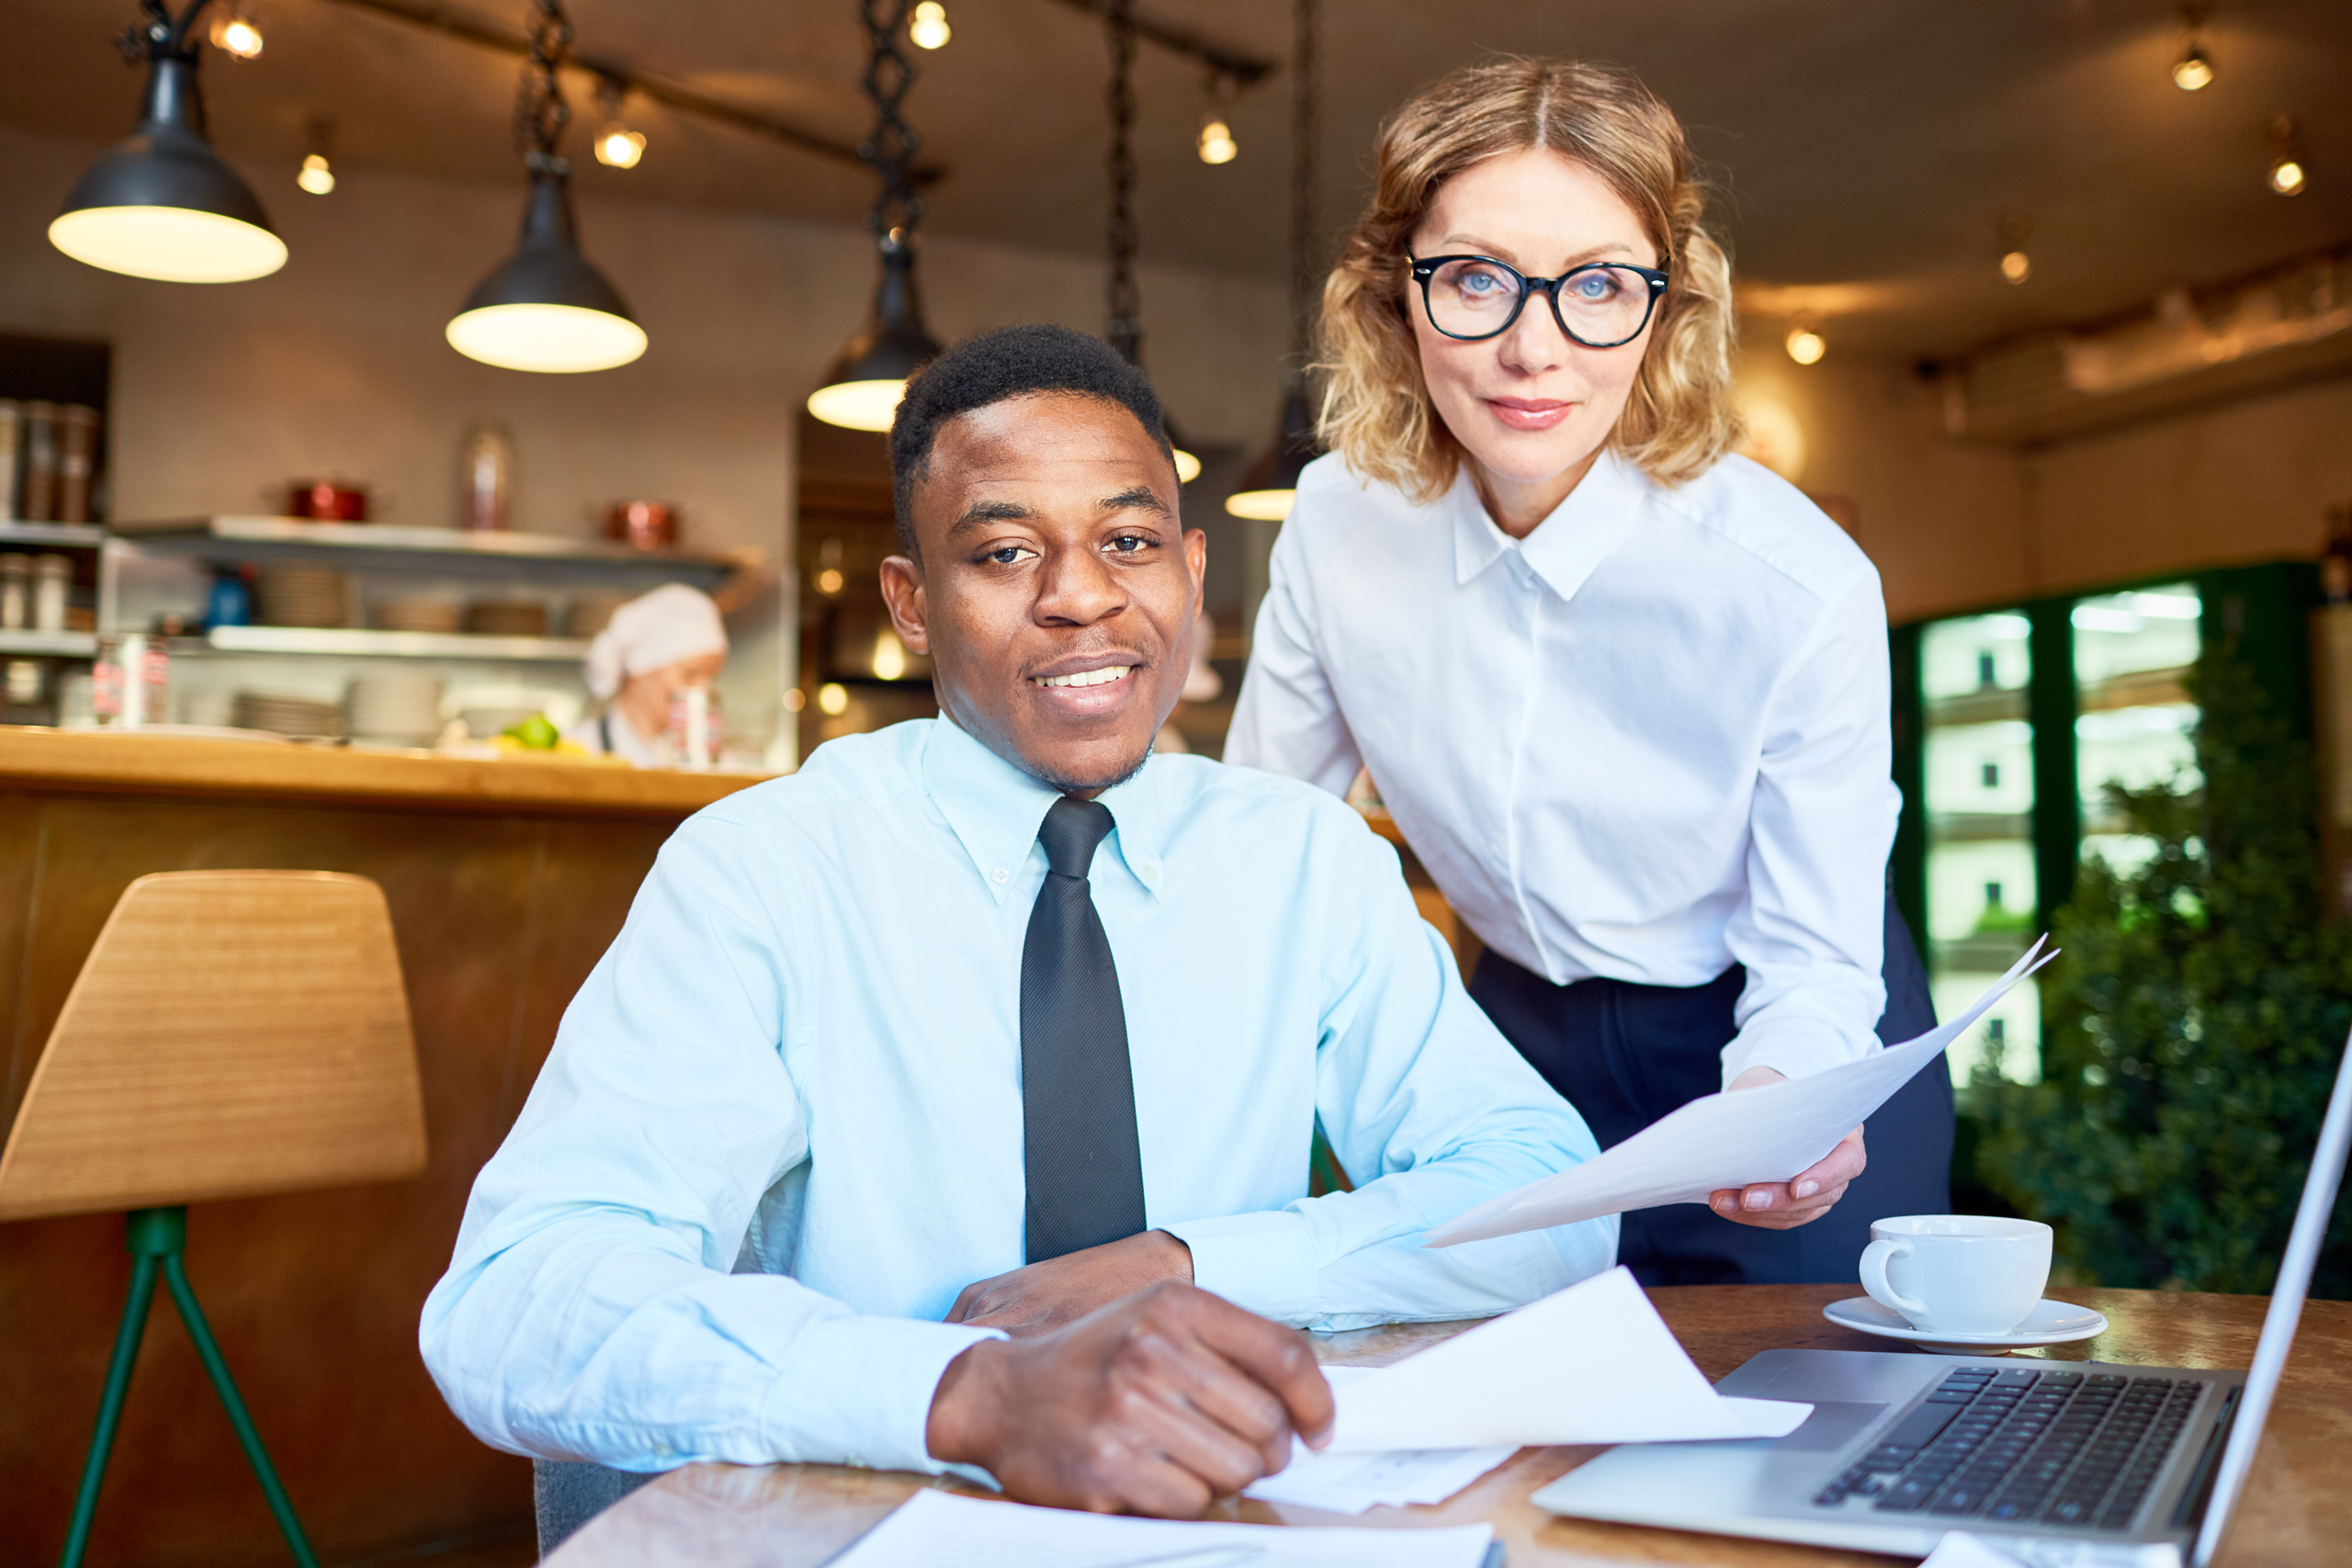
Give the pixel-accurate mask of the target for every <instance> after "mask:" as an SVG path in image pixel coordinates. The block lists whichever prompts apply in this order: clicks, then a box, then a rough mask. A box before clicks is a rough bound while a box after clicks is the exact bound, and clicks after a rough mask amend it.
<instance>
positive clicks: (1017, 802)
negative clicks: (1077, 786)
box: [922, 714, 1167, 904]
mask: <svg viewBox="0 0 2352 1568" xmlns="http://www.w3.org/2000/svg"><path fill="white" fill-rule="evenodd" d="M1161 771H1162V770H1159V769H1157V768H1155V767H1154V766H1153V763H1152V761H1146V762H1145V763H1144V765H1143V768H1142V769H1141V771H1139V772H1138V773H1136V776H1135V777H1133V778H1131V779H1129V780H1127V781H1126V782H1125V783H1124V784H1118V785H1116V786H1114V787H1113V788H1111V789H1106V790H1104V791H1103V793H1102V794H1101V795H1098V796H1096V797H1095V798H1096V799H1098V800H1099V801H1101V802H1102V804H1103V806H1105V807H1109V808H1110V812H1111V820H1112V823H1113V829H1112V833H1111V838H1110V842H1111V844H1112V845H1113V846H1114V849H1115V851H1116V852H1117V854H1118V856H1119V858H1120V859H1121V860H1122V861H1124V862H1125V864H1126V867H1127V870H1128V871H1129V872H1130V873H1132V874H1134V876H1135V879H1136V882H1137V883H1139V884H1140V885H1141V886H1143V887H1144V889H1145V890H1146V891H1147V892H1148V893H1150V894H1151V895H1152V897H1155V898H1157V897H1162V896H1163V895H1164V893H1165V891H1166V888H1167V877H1166V867H1164V866H1163V865H1162V864H1161V863H1160V859H1159V837H1160V834H1159V817H1160V815H1161V811H1162V796H1161V791H1160V788H1159V773H1160V772H1161ZM922 787H923V793H924V794H925V795H929V796H930V797H931V801H932V804H933V805H934V806H936V807H938V808H939V813H940V815H941V816H942V817H944V818H946V819H947V826H948V828H949V829H950V830H951V831H953V832H954V833H955V835H956V840H957V841H958V842H959V843H961V844H962V845H963V846H964V852H965V853H967V854H968V855H970V856H971V857H972V865H973V868H974V869H975V870H977V871H978V873H979V874H980V880H981V881H982V882H983V883H985V884H987V886H988V889H989V892H990V893H992V894H994V895H995V897H996V900H997V902H998V903H1000V904H1001V903H1002V902H1004V899H1005V897H1006V895H1007V894H1008V893H1009V892H1011V890H1012V884H1013V882H1014V881H1015V879H1016V876H1015V874H1016V873H1017V872H1018V871H1019V870H1020V868H1021V866H1022V865H1023V863H1025V862H1026V861H1027V860H1028V858H1029V856H1030V855H1031V854H1033V853H1035V854H1043V853H1044V851H1043V850H1041V849H1039V848H1038V846H1037V829H1038V828H1039V827H1040V826H1042V825H1043V824H1044V822H1045V820H1046V812H1047V811H1049V810H1051V809H1052V808H1053V804H1054V802H1055V801H1057V800H1058V799H1060V798H1061V796H1060V795H1058V794H1057V793H1056V792H1055V791H1054V790H1053V789H1051V788H1050V787H1048V786H1047V785H1046V784H1040V783H1039V782H1038V781H1037V780H1036V779H1035V778H1032V777H1031V776H1030V775H1029V774H1027V773H1023V772H1022V771H1021V770H1020V769H1019V768H1017V767H1015V766H1014V765H1013V764H1012V763H1011V762H1008V761H1005V760H1004V759H1003V758H1002V757H1000V756H998V755H997V754H996V753H995V752H994V751H991V750H989V749H988V748H987V747H986V746H984V745H982V744H981V743H980V742H979V741H978V740H977V739H974V738H973V737H971V736H970V735H967V734H966V733H965V732H964V730H963V729H962V728H959V727H957V725H956V722H955V721H954V720H953V719H951V718H949V717H947V716H945V715H944V714H942V715H941V716H939V717H938V718H937V719H936V720H934V721H933V724H932V728H931V737H930V739H929V740H928V741H927V742H926V743H925V744H924V747H923V754H922ZM1095 864H1096V867H1097V868H1098V869H1099V868H1100V867H1102V866H1103V864H1104V862H1103V859H1102V857H1101V856H1099V855H1098V856H1097V857H1096V860H1095Z"/></svg>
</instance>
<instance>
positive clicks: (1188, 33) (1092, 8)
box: [1061, 0, 1281, 87]
mask: <svg viewBox="0 0 2352 1568" xmlns="http://www.w3.org/2000/svg"><path fill="white" fill-rule="evenodd" d="M1061 4H1063V5H1065V6H1069V8H1070V9H1072V10H1074V11H1084V12H1085V13H1087V15H1089V16H1092V17H1109V16H1110V14H1111V5H1110V0H1061ZM1134 17H1135V24H1136V37H1137V38H1142V39H1149V40H1150V41H1151V42H1153V43H1156V44H1158V45H1159V47H1160V48H1162V49H1170V50H1174V51H1176V52H1177V53H1178V54H1188V55H1191V56H1192V57H1193V59H1194V60H1197V61H1199V62H1201V63H1202V64H1204V65H1205V66H1207V67H1208V68H1209V70H1210V71H1211V72H1213V73H1216V74H1217V75H1219V76H1229V77H1231V78H1232V79H1233V83H1234V85H1236V86H1240V87H1250V86H1255V85H1257V84H1258V83H1260V82H1262V81H1264V80H1265V79H1266V78H1267V77H1269V76H1271V75H1272V74H1273V73H1275V72H1276V71H1278V70H1280V69H1281V63H1280V62H1277V61H1272V60H1268V59H1267V58H1266V57H1265V56H1263V55H1259V54H1251V53H1249V52H1248V51H1244V50H1238V49H1235V48H1232V47H1231V46H1229V45H1227V44H1222V43H1219V42H1217V41H1216V39H1213V38H1211V37H1209V36H1208V35H1207V34H1206V33H1204V32H1201V31H1199V30H1198V29H1196V28H1189V27H1186V26H1185V25H1184V24H1183V23H1182V22H1171V21H1169V20H1168V19H1166V18H1165V17H1155V16H1153V15H1152V14H1151V13H1150V12H1148V11H1144V10H1137V11H1136V12H1135V13H1134Z"/></svg>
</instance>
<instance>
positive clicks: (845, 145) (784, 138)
mask: <svg viewBox="0 0 2352 1568" xmlns="http://www.w3.org/2000/svg"><path fill="white" fill-rule="evenodd" d="M333 3H334V4H335V5H338V6H349V7H351V8H352V9H354V10H357V11H368V12H372V13H374V14H375V15H377V16H379V17H390V18H391V19H392V20H394V21H397V22H403V23H406V24H407V25H408V26H410V27H413V28H423V29H424V31H426V32H435V33H439V34H441V35H442V36H444V37H446V38H454V39H459V40H460V41H462V42H465V43H470V44H477V45H480V46H481V48H484V49H494V50H497V51H500V52H501V53H503V54H513V55H520V56H523V57H525V58H526V59H527V58H528V57H529V55H530V51H531V46H530V39H527V38H526V37H525V36H524V35H523V34H522V33H519V32H510V31H509V30H507V29H506V28H502V27H500V26H498V25H497V24H496V23H494V22H491V21H486V20H484V19H483V18H481V17H477V16H474V15H472V14H471V13H469V12H466V11H461V10H459V9H458V8H457V7H456V6H444V5H440V4H438V3H437V0H333ZM566 63H567V64H569V65H570V66H571V68H572V69H574V70H576V71H583V72H586V73H588V74H590V75H592V76H596V77H600V78H602V79H603V80H605V81H608V82H611V83H613V84H614V85H616V86H619V87H623V88H625V89H627V90H628V91H629V92H632V93H635V94H637V95H639V96H641V97H646V98H650V99H651V100H653V101H654V102H655V103H658V104H662V105H666V106H667V107H671V108H673V109H677V110H679V111H680V112H681V113H684V114H690V115H695V116H696V117H698V118H703V119H707V120H710V121H711V122H713V123H714V124H718V125H725V126H731V127H733V128H734V129H735V130H742V131H748V132H750V133H751V134H752V135H754V136H763V137H766V138H767V139H768V140H769V141H780V142H782V143H784V144H785V145H786V146H787V147H791V148H795V149H797V150H798V151H800V152H808V153H812V154H814V155H815V156H817V157H820V158H825V159H829V160H831V161H832V162H834V163H837V164H855V165H856V166H857V167H859V168H861V169H864V168H868V167H870V165H869V164H867V163H866V161H865V158H864V157H863V156H862V155H860V153H859V152H858V150H857V145H856V143H854V142H850V141H841V140H839V139H838V138H835V137H831V136H827V135H826V134H824V133H823V132H822V131H817V130H809V129H808V128H807V127H805V126H799V125H795V124H794V123H792V122H791V121H790V120H788V119H783V118H778V117H777V116H775V115H771V114H763V113H762V112H761V111H759V110H758V109H751V108H745V107H742V106H741V105H740V104H731V103H729V102H728V101H727V100H726V99H724V98H714V97H711V96H707V94H703V93H697V92H695V90H694V89H693V88H691V87H684V86H680V85H677V84H676V83H674V82H668V81H664V80H663V79H662V78H661V77H659V76H649V75H646V74H644V73H641V72H639V71H635V70H632V69H630V68H629V67H628V66H626V65H622V64H619V63H617V62H613V61H609V60H601V59H598V58H597V57H596V56H594V55H591V54H581V53H578V52H574V53H573V54H572V55H571V57H570V58H569V60H568V61H567V62H566ZM946 173H947V171H946V170H945V169H944V168H943V167H941V166H940V165H939V164H917V165H916V166H915V167H914V168H912V169H910V170H909V171H908V175H909V177H910V179H912V180H913V181H914V182H915V183H916V184H917V185H919V186H928V185H932V184H934V183H936V182H937V181H938V180H939V179H941V178H942V177H943V176H944V175H945V174H946Z"/></svg>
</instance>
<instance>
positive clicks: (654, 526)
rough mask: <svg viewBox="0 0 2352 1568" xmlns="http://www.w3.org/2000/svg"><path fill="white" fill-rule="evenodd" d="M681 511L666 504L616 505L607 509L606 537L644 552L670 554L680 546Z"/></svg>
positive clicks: (617, 503) (640, 502)
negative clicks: (664, 552)
mask: <svg viewBox="0 0 2352 1568" xmlns="http://www.w3.org/2000/svg"><path fill="white" fill-rule="evenodd" d="M678 524H679V517H678V509H677V508H676V507H674V506H672V505H671V504H670V503H669V502H662V501H616V502H613V503H612V504H611V505H610V506H607V507H606V508H605V537H606V538H608V539H616V540H618V541H619V542H620V543H622V544H625V545H634V546H635V547H637V548H639V549H640V550H667V549H673V548H674V547H676V546H677V543H678Z"/></svg>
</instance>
